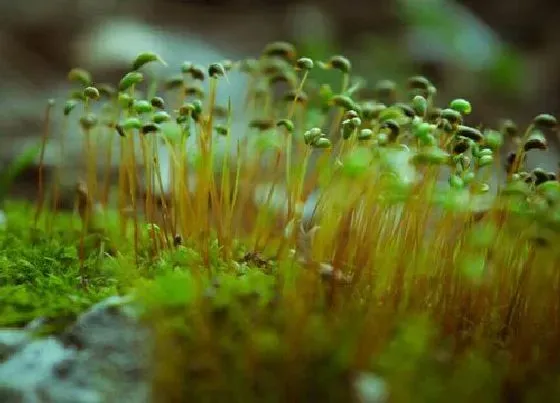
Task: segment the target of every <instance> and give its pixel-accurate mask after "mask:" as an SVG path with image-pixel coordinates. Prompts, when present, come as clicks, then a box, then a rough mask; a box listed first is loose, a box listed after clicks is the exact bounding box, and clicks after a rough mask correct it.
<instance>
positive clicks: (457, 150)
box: [453, 137, 471, 154]
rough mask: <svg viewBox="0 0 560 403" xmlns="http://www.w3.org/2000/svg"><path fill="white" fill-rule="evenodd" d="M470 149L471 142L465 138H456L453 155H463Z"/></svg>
mask: <svg viewBox="0 0 560 403" xmlns="http://www.w3.org/2000/svg"><path fill="white" fill-rule="evenodd" d="M470 148H471V142H470V141H469V140H468V139H466V138H465V137H458V138H457V141H456V142H455V144H454V146H453V154H463V153H465V152H467V151H468V150H469V149H470Z"/></svg>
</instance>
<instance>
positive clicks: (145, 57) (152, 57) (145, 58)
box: [132, 52, 167, 70]
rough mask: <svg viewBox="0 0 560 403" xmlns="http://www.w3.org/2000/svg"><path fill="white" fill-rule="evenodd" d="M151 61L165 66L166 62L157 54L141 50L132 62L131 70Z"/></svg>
mask: <svg viewBox="0 0 560 403" xmlns="http://www.w3.org/2000/svg"><path fill="white" fill-rule="evenodd" d="M152 62H159V63H161V64H163V65H164V66H167V63H166V62H165V61H164V60H163V59H162V58H161V57H160V56H158V55H157V54H155V53H153V52H142V53H140V54H139V55H138V56H136V59H134V61H133V62H132V70H138V69H140V68H141V67H142V66H144V65H146V64H148V63H152Z"/></svg>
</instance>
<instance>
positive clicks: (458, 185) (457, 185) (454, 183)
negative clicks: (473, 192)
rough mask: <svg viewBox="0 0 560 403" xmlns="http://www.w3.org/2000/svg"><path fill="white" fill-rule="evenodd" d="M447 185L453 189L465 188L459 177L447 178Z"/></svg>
mask: <svg viewBox="0 0 560 403" xmlns="http://www.w3.org/2000/svg"><path fill="white" fill-rule="evenodd" d="M449 185H451V187H452V188H454V189H463V188H464V187H465V182H464V181H463V178H461V177H460V176H459V175H451V176H450V177H449Z"/></svg>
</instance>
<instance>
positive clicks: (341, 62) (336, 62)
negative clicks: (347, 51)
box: [327, 55, 352, 74]
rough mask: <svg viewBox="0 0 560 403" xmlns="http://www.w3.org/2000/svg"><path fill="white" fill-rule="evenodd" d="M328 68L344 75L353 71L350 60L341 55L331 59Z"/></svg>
mask: <svg viewBox="0 0 560 403" xmlns="http://www.w3.org/2000/svg"><path fill="white" fill-rule="evenodd" d="M327 66H328V67H330V68H332V69H335V70H338V71H340V72H342V73H344V74H348V73H350V70H352V63H351V62H350V60H348V59H347V58H346V57H344V56H341V55H335V56H333V57H331V58H330V60H329V62H328V63H327Z"/></svg>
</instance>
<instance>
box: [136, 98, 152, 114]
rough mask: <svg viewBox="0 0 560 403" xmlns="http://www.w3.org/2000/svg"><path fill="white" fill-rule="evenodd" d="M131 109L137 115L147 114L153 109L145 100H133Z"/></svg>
mask: <svg viewBox="0 0 560 403" xmlns="http://www.w3.org/2000/svg"><path fill="white" fill-rule="evenodd" d="M133 108H134V110H135V111H136V113H138V114H143V113H149V112H151V111H153V109H154V107H153V106H152V104H151V103H150V102H149V101H147V100H145V99H139V100H135V101H134V104H133Z"/></svg>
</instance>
